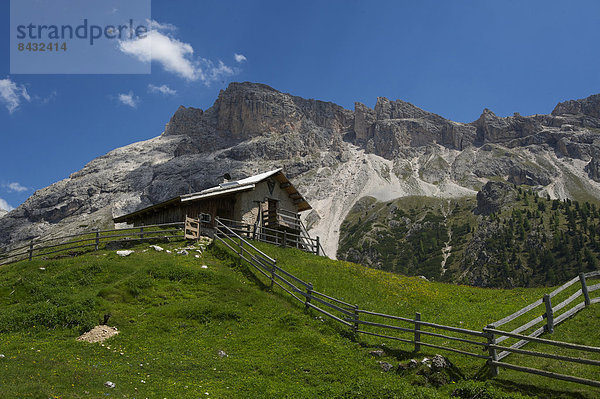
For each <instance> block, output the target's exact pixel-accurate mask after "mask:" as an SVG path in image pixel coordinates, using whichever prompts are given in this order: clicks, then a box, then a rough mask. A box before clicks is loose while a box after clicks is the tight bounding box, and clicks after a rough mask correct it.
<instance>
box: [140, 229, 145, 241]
mask: <svg viewBox="0 0 600 399" xmlns="http://www.w3.org/2000/svg"><path fill="white" fill-rule="evenodd" d="M140 239H142V240H143V239H144V226H141V227H140Z"/></svg>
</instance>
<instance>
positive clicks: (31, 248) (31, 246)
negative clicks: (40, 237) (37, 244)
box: [29, 241, 33, 260]
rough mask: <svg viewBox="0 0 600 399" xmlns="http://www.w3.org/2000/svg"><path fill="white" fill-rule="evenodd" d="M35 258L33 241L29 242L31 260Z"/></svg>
mask: <svg viewBox="0 0 600 399" xmlns="http://www.w3.org/2000/svg"><path fill="white" fill-rule="evenodd" d="M31 259H33V241H31V242H30V243H29V260H31Z"/></svg>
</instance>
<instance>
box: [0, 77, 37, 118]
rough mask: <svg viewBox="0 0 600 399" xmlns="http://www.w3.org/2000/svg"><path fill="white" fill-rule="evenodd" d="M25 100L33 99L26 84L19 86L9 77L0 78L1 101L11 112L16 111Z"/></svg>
mask: <svg viewBox="0 0 600 399" xmlns="http://www.w3.org/2000/svg"><path fill="white" fill-rule="evenodd" d="M23 100H26V101H31V97H30V96H29V94H28V93H27V89H26V88H25V86H19V85H18V84H16V83H15V82H13V81H12V80H10V79H9V78H6V79H0V102H2V103H3V104H4V106H6V109H8V112H9V113H11V114H12V113H13V112H15V111H16V109H17V108H19V105H21V102H22V101H23Z"/></svg>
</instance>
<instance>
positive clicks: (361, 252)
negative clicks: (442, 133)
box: [338, 188, 600, 288]
mask: <svg viewBox="0 0 600 399" xmlns="http://www.w3.org/2000/svg"><path fill="white" fill-rule="evenodd" d="M513 195H514V200H510V201H507V202H506V203H505V204H503V206H502V207H501V208H500V209H498V210H497V211H495V212H493V213H491V214H489V215H478V214H476V213H475V212H474V210H475V209H476V207H477V200H476V199H475V198H462V199H453V200H444V199H436V198H427V197H408V198H400V199H397V200H394V201H390V202H385V203H381V202H377V201H376V200H375V199H373V198H363V199H362V200H361V201H359V202H358V203H357V204H356V205H355V206H354V208H353V209H352V211H351V212H350V213H349V215H348V217H347V218H346V220H345V221H344V223H343V224H342V227H341V235H340V247H339V250H338V258H340V259H345V260H349V261H353V262H357V263H361V264H364V265H367V266H370V267H374V268H377V269H382V270H387V271H392V272H396V273H401V274H405V275H424V276H426V277H427V278H428V279H434V280H436V281H448V282H457V283H461V284H471V285H477V286H489V287H503V288H512V287H536V286H544V285H546V286H550V285H556V284H559V283H561V282H564V281H566V280H568V279H570V278H572V276H574V275H576V274H578V273H579V272H582V271H584V272H587V271H592V270H597V269H598V268H599V261H598V259H599V256H600V211H599V209H598V207H597V206H596V205H595V204H591V203H589V202H583V203H579V202H577V201H570V200H567V201H559V200H550V199H548V198H545V197H544V198H542V197H539V196H538V195H537V194H534V193H532V192H531V191H530V190H529V189H526V188H514V194H513ZM444 253H446V254H447V260H446V262H445V264H443V262H442V260H443V259H444V257H443V255H444Z"/></svg>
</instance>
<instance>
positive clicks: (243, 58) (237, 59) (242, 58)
mask: <svg viewBox="0 0 600 399" xmlns="http://www.w3.org/2000/svg"><path fill="white" fill-rule="evenodd" d="M233 58H235V62H244V61H247V60H248V59H247V58H246V56H245V55H244V54H237V53H235V54H233Z"/></svg>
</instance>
